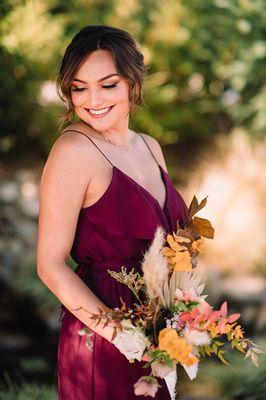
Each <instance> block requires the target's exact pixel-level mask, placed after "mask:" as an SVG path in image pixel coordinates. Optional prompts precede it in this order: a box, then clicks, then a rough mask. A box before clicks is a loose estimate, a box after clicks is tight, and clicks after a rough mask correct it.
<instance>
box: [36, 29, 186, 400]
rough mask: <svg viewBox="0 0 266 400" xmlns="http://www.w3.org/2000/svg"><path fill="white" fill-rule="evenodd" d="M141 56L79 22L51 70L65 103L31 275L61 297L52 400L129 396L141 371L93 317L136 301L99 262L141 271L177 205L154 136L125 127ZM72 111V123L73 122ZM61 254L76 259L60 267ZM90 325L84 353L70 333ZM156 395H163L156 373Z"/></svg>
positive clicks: (121, 37) (137, 99) (115, 36)
mask: <svg viewBox="0 0 266 400" xmlns="http://www.w3.org/2000/svg"><path fill="white" fill-rule="evenodd" d="M144 74H145V66H144V62H143V55H142V54H141V52H140V51H139V50H138V48H137V46H136V43H135V41H134V40H133V39H132V38H131V36H130V35H129V34H128V33H127V32H125V31H123V30H120V29H117V28H113V27H108V26H88V27H85V28H83V29H81V31H80V32H79V33H77V34H76V36H75V37H74V38H73V39H72V41H71V43H70V44H69V46H68V47H67V49H66V52H65V54H64V57H63V59H62V62H61V67H60V72H59V76H58V81H57V83H58V87H59V93H60V96H61V97H62V98H63V100H64V101H65V102H66V103H67V106H68V111H67V115H66V118H65V119H66V121H70V124H69V125H68V126H67V128H65V129H64V131H63V132H61V134H60V136H59V137H58V139H57V140H56V141H55V143H54V145H53V147H52V149H51V151H50V154H49V156H48V159H47V161H46V164H45V166H44V169H43V174H42V178H41V184H40V212H39V230H38V249H37V257H38V260H37V265H38V275H39V277H40V279H41V280H42V281H43V282H44V284H45V285H46V286H47V287H48V288H49V289H50V290H51V291H52V292H53V293H54V294H55V296H57V298H58V299H59V300H60V302H61V303H62V309H63V318H62V325H61V329H60V335H59V344H58V396H59V397H58V398H59V400H85V399H86V400H92V399H93V400H131V399H141V398H143V396H136V395H135V394H134V388H133V385H134V383H135V382H136V381H137V380H138V379H139V378H140V377H141V376H143V375H145V374H147V375H148V374H149V370H147V369H143V368H142V367H143V365H144V364H145V359H143V360H142V361H135V362H134V363H129V362H128V360H127V359H126V357H125V356H124V355H123V354H122V353H121V352H120V351H119V350H118V349H117V348H116V346H115V345H114V344H113V343H112V339H111V338H112V334H113V330H114V328H113V326H107V327H103V325H102V324H99V325H97V326H96V325H95V322H94V321H92V320H91V319H90V317H89V314H88V313H87V312H86V311H84V310H83V309H81V310H79V311H77V312H74V311H73V310H75V309H77V308H79V307H80V306H82V307H83V308H85V309H86V310H89V311H90V312H98V307H101V308H103V309H106V308H107V307H120V306H121V299H123V301H125V302H126V304H127V305H128V306H130V305H132V304H133V303H134V302H136V298H134V296H133V294H132V293H131V292H130V290H129V289H128V288H127V286H125V285H122V284H120V283H118V282H117V281H116V280H115V279H113V278H112V277H111V276H110V274H109V273H108V272H107V269H111V270H119V269H120V267H121V266H122V265H124V266H126V267H128V268H132V267H133V266H134V267H135V269H136V268H138V269H139V271H140V272H141V268H140V265H141V259H142V256H143V254H144V252H145V250H147V248H148V246H149V244H150V243H151V241H152V239H153V235H154V232H155V229H156V227H157V226H158V225H161V226H162V227H163V228H164V230H165V232H167V233H168V232H169V233H170V232H171V231H173V230H174V229H175V228H176V222H177V220H179V223H180V224H181V226H182V224H183V223H184V222H185V218H186V216H187V207H186V204H185V202H184V200H183V199H182V197H181V195H180V194H179V193H178V192H177V191H176V190H175V189H174V187H173V185H172V183H171V181H170V179H169V176H168V174H167V172H166V165H165V160H164V157H163V153H162V150H161V148H160V145H159V143H158V142H157V141H156V140H155V139H154V138H152V137H151V136H149V135H146V134H140V133H136V132H134V131H133V130H131V129H129V128H128V123H129V113H130V111H131V110H132V109H133V107H134V106H135V105H139V104H141V102H142V83H143V78H144ZM74 113H76V115H77V116H78V118H79V119H78V121H76V122H73V121H72V117H73V115H74ZM69 254H70V255H71V256H72V258H73V259H74V261H75V262H76V263H77V264H78V266H77V268H76V270H75V271H72V270H71V268H69V266H68V265H67V258H68V256H69ZM84 326H89V327H90V328H91V329H92V330H93V335H92V338H91V339H92V342H93V351H89V349H88V348H87V347H86V345H85V336H82V335H79V334H78V331H79V330H80V329H82V328H83V327H84ZM159 383H160V384H161V387H160V388H159V390H158V392H157V394H156V397H155V398H156V399H160V400H166V399H167V400H169V399H170V394H169V391H168V389H167V386H166V383H165V381H164V380H163V379H159Z"/></svg>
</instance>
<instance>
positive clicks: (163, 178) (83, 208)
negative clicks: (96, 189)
mask: <svg viewBox="0 0 266 400" xmlns="http://www.w3.org/2000/svg"><path fill="white" fill-rule="evenodd" d="M157 165H158V167H159V170H160V174H161V179H162V181H163V184H164V187H165V200H164V206H163V207H161V205H160V203H159V200H158V199H157V198H156V197H155V196H153V194H151V193H150V192H149V191H148V190H147V189H146V188H145V187H144V186H142V185H141V184H140V183H138V182H137V181H136V180H135V179H133V178H132V177H131V176H129V175H128V174H126V173H125V172H124V171H122V170H121V169H120V168H118V167H117V166H116V165H112V177H111V181H110V183H109V185H108V187H107V189H106V190H105V192H104V193H103V194H102V196H101V197H100V198H99V199H98V200H97V201H96V202H95V203H93V204H91V205H90V206H87V207H82V208H81V209H80V211H86V210H90V209H92V208H93V207H94V206H96V205H98V203H100V202H101V201H102V200H103V199H104V198H105V197H106V196H107V195H108V193H109V191H110V190H111V187H112V185H113V182H114V176H115V173H114V171H118V172H119V173H121V174H122V175H124V176H125V177H126V178H127V179H129V180H130V181H131V182H133V183H134V184H135V185H137V186H138V188H140V189H141V190H143V191H144V192H145V193H146V194H148V196H149V197H150V198H151V199H152V200H153V201H155V202H156V203H157V205H158V206H159V208H160V210H161V211H162V213H164V215H165V216H166V212H167V211H166V210H167V203H168V186H167V182H166V179H165V174H167V172H166V171H164V169H163V167H162V166H161V165H160V164H157Z"/></svg>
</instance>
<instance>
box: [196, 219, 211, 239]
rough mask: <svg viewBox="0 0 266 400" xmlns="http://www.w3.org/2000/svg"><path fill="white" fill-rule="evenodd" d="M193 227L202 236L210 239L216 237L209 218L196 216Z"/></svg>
mask: <svg viewBox="0 0 266 400" xmlns="http://www.w3.org/2000/svg"><path fill="white" fill-rule="evenodd" d="M193 227H194V228H195V229H196V230H197V231H198V232H199V234H200V235H201V236H204V237H206V238H208V239H213V238H214V229H213V227H212V225H211V223H210V221H209V220H208V219H205V218H199V217H195V218H194V219H193Z"/></svg>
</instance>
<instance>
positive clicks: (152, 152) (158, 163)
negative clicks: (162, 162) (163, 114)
mask: <svg viewBox="0 0 266 400" xmlns="http://www.w3.org/2000/svg"><path fill="white" fill-rule="evenodd" d="M140 136H141V137H142V139H143V140H144V143H145V144H146V146H147V147H148V149H149V150H150V153H151V155H152V157H153V158H154V160H155V161H156V163H157V164H158V165H159V163H158V161H157V160H156V157H155V155H154V154H153V152H152V151H151V149H150V147H149V146H148V143H147V142H146V140H145V139H144V137H143V136H142V134H141V133H140Z"/></svg>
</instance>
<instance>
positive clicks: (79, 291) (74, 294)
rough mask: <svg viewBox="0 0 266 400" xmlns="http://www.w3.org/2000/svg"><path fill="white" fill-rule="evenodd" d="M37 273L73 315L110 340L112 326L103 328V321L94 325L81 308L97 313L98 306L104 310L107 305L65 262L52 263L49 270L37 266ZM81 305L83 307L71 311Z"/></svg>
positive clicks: (88, 315)
mask: <svg viewBox="0 0 266 400" xmlns="http://www.w3.org/2000/svg"><path fill="white" fill-rule="evenodd" d="M44 271H45V272H44ZM38 275H39V277H40V279H41V280H42V282H43V283H44V284H45V286H47V287H48V289H49V290H51V292H52V293H53V294H54V295H55V296H56V297H57V298H58V299H59V301H60V302H61V303H62V304H63V305H64V306H65V307H66V308H67V309H68V310H69V311H70V312H71V313H72V314H73V315H75V316H76V317H77V318H78V319H79V320H80V321H81V322H83V323H84V324H85V325H86V326H88V327H89V328H91V329H93V330H94V331H95V332H96V333H98V334H99V335H101V336H103V337H104V338H105V339H107V340H108V341H111V338H112V334H113V331H114V328H113V327H112V326H110V325H109V326H106V327H105V328H104V327H103V323H99V324H98V325H97V326H96V322H95V321H93V320H92V319H91V318H90V317H91V315H90V314H89V313H87V312H86V311H84V310H83V309H85V310H88V311H89V312H90V313H98V312H99V307H100V308H102V309H104V310H107V309H108V307H107V306H106V305H105V304H104V303H103V302H101V300H100V299H99V298H98V297H97V296H96V295H95V294H94V293H93V292H92V291H91V289H90V288H89V287H88V286H87V285H85V283H84V282H83V281H82V280H81V279H80V277H79V276H78V275H77V274H76V273H75V272H74V271H72V270H71V268H70V267H69V266H68V265H67V264H66V263H64V262H62V263H61V264H56V265H53V267H52V268H49V271H47V269H45V268H43V269H42V270H41V268H38ZM81 306H82V307H83V309H81V310H79V311H77V312H73V310H76V309H78V308H79V307H81Z"/></svg>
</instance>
